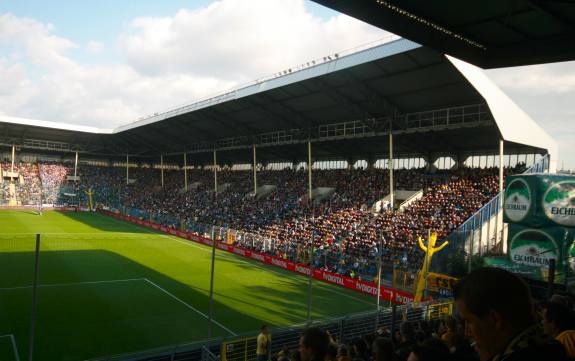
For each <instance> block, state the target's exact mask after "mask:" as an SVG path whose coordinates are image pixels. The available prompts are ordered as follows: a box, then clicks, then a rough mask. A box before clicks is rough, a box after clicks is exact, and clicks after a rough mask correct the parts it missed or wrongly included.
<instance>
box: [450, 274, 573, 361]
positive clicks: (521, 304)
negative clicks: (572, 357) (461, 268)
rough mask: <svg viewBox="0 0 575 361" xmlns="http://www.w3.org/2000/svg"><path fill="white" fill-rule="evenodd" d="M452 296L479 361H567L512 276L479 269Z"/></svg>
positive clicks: (528, 294)
mask: <svg viewBox="0 0 575 361" xmlns="http://www.w3.org/2000/svg"><path fill="white" fill-rule="evenodd" d="M454 295H455V304H456V307H457V310H458V312H459V315H460V316H461V318H462V320H463V321H465V333H466V336H468V337H471V338H473V339H474V340H475V342H476V348H477V351H478V352H479V358H480V360H481V361H487V360H497V361H502V360H505V361H518V360H521V361H524V360H525V361H530V360H534V361H535V360H537V361H539V360H555V361H563V360H567V357H566V354H565V350H564V349H563V346H562V345H561V344H560V343H559V342H558V341H556V340H553V338H551V337H550V336H548V335H546V334H545V333H544V332H543V330H542V328H541V327H540V325H538V324H537V322H536V320H535V314H534V311H533V304H532V300H531V292H529V288H528V287H527V285H526V284H525V283H524V282H523V281H522V280H521V279H520V278H519V277H518V276H516V275H514V274H513V273H511V272H508V271H505V270H503V269H499V268H480V269H478V270H475V271H473V272H471V273H470V274H468V275H467V276H466V277H465V278H464V279H463V280H462V281H461V282H460V283H459V284H458V285H457V287H456V288H455V292H454Z"/></svg>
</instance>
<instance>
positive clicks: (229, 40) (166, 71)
mask: <svg viewBox="0 0 575 361" xmlns="http://www.w3.org/2000/svg"><path fill="white" fill-rule="evenodd" d="M386 35H388V34H387V33H386V32H384V31H382V30H380V29H377V28H374V27H371V26H369V25H367V24H364V23H362V22H359V21H357V20H355V19H352V18H349V17H347V16H344V15H341V14H338V13H336V12H333V11H331V10H329V9H326V8H324V7H322V6H320V5H317V4H315V3H313V2H311V1H309V0H221V1H217V2H214V1H207V0H199V1H182V0H167V1H159V0H120V1H118V0H115V1H112V0H99V1H72V0H60V1H58V0H52V1H46V0H17V1H15V0H8V1H6V0H3V1H0V79H2V81H1V82H0V115H9V116H19V117H24V118H34V119H41V120H49V121H60V122H67V123H75V124H87V125H92V126H98V127H112V126H116V125H118V124H120V123H125V122H127V121H130V120H135V119H137V118H138V117H140V116H142V115H146V114H150V113H153V112H157V111H162V110H165V109H167V108H170V107H173V106H177V105H181V104H184V103H189V102H192V101H194V100H195V99H197V98H200V97H204V96H206V95H210V94H213V93H216V92H220V91H224V90H226V89H228V88H231V87H234V86H237V85H239V84H242V83H245V82H248V81H250V80H253V79H256V78H258V77H261V76H265V75H269V74H273V73H275V72H277V71H279V70H281V69H284V68H286V67H291V66H294V65H297V64H301V63H304V62H306V61H309V60H311V59H315V58H320V57H321V56H323V55H325V54H330V53H333V52H339V51H342V50H345V49H349V48H353V47H355V46H357V45H361V44H365V43H368V42H371V41H374V40H377V39H380V38H382V37H384V36H386ZM486 73H487V75H488V76H489V77H490V78H491V79H492V80H493V81H494V82H495V83H496V84H497V85H499V86H500V87H501V88H502V90H503V91H504V92H506V93H507V94H508V95H509V96H510V97H511V99H512V100H513V101H515V102H516V103H517V104H518V105H519V106H520V107H522V108H523V109H524V110H525V111H527V113H528V114H529V115H531V117H532V118H533V119H535V120H536V121H537V122H538V123H539V124H540V125H541V126H542V127H543V128H544V129H545V130H546V131H547V132H548V133H549V134H550V135H552V136H553V137H554V138H555V139H556V140H557V141H558V143H559V146H560V162H559V165H561V164H562V163H561V161H565V164H566V167H568V168H571V169H575V147H573V143H574V142H573V139H575V105H574V104H573V99H575V62H567V63H560V64H548V65H539V66H531V67H520V68H511V69H498V70H489V71H487V72H486Z"/></svg>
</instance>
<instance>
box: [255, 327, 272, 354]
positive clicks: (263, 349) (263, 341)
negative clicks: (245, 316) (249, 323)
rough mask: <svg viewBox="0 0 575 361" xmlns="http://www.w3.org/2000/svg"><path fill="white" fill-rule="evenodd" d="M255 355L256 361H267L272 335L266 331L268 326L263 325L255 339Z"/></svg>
mask: <svg viewBox="0 0 575 361" xmlns="http://www.w3.org/2000/svg"><path fill="white" fill-rule="evenodd" d="M257 343H258V344H257V348H256V355H257V360H258V361H267V360H268V359H269V353H270V349H271V348H270V346H271V343H272V335H271V334H270V333H269V331H268V326H266V325H263V326H262V327H261V329H260V334H259V335H258V339H257Z"/></svg>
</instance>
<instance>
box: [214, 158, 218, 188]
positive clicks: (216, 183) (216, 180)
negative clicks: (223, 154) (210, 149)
mask: <svg viewBox="0 0 575 361" xmlns="http://www.w3.org/2000/svg"><path fill="white" fill-rule="evenodd" d="M217 164H218V161H217V155H216V150H215V149H214V196H215V197H217V196H218V166H217Z"/></svg>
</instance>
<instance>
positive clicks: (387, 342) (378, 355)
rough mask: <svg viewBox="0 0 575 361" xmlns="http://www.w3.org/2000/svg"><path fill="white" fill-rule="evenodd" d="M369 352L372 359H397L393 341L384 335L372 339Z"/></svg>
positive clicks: (388, 360)
mask: <svg viewBox="0 0 575 361" xmlns="http://www.w3.org/2000/svg"><path fill="white" fill-rule="evenodd" d="M371 353H372V355H373V357H372V359H373V361H397V360H398V358H397V354H396V353H395V352H394V351H393V343H392V342H391V339H389V338H386V337H378V338H376V339H375V341H373V345H372V346H371Z"/></svg>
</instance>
